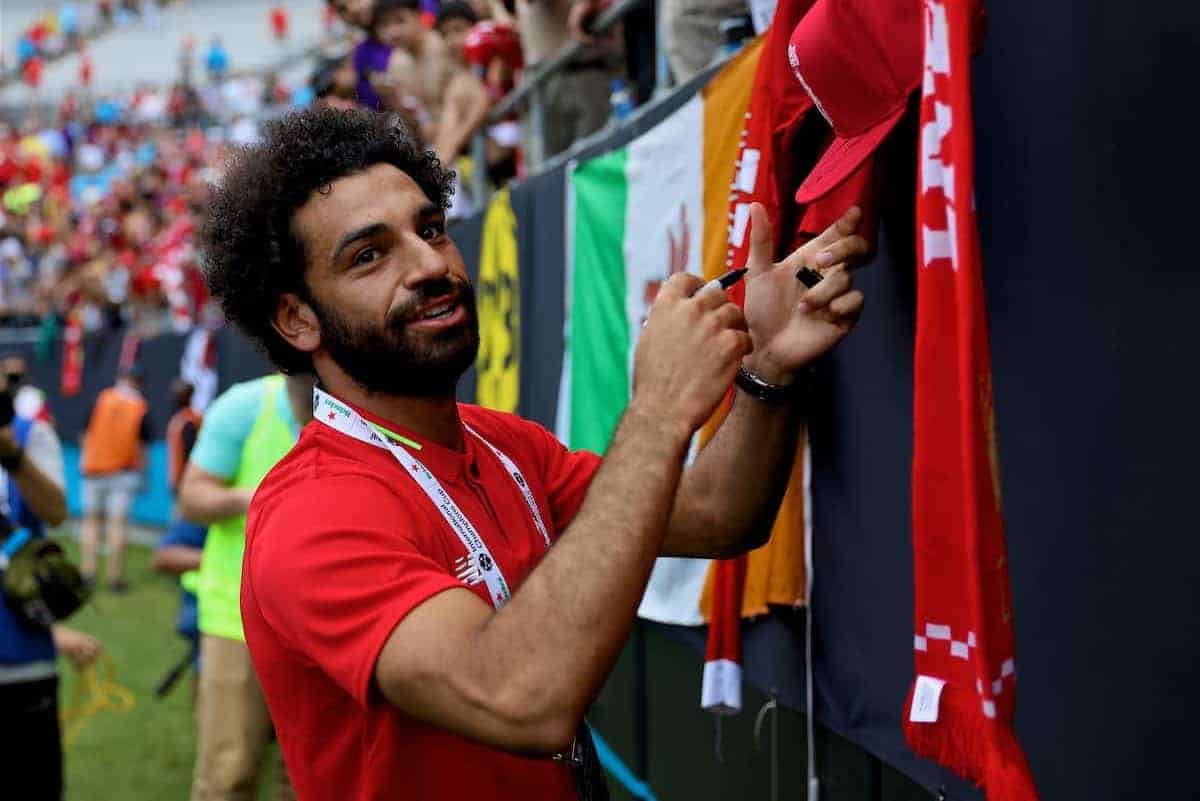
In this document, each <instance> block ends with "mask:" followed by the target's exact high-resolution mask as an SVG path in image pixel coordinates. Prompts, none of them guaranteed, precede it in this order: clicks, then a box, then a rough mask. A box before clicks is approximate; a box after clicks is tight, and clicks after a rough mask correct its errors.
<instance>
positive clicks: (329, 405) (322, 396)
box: [313, 387, 550, 609]
mask: <svg viewBox="0 0 1200 801" xmlns="http://www.w3.org/2000/svg"><path fill="white" fill-rule="evenodd" d="M313 419H314V420H316V421H317V422H318V423H321V424H322V425H326V426H329V427H330V428H332V429H333V430H334V431H337V432H338V433H339V434H344V435H346V436H348V437H351V438H352V439H356V440H358V441H359V442H363V443H366V444H367V445H370V446H372V447H375V448H381V449H383V450H386V451H388V452H389V453H391V454H392V456H393V457H394V458H395V459H396V461H397V462H398V463H399V464H400V466H401V467H402V468H403V469H404V472H405V473H406V474H407V475H409V476H411V477H412V479H413V480H414V481H416V482H417V486H419V487H420V488H421V490H422V491H423V492H424V493H425V495H426V496H427V497H428V498H429V500H430V502H431V503H432V504H433V505H434V508H436V509H437V510H438V513H439V514H441V515H442V517H444V518H445V519H446V523H447V524H448V525H449V526H450V528H451V529H452V530H453V531H454V533H455V535H456V536H457V537H458V539H459V541H460V542H462V544H463V547H465V548H466V549H467V556H466V558H465V559H463V560H460V561H461V564H460V565H459V567H458V570H457V572H456V575H457V576H458V578H460V579H462V580H463V581H465V582H466V583H468V584H478V583H479V582H481V581H482V582H484V583H486V584H487V587H488V596H489V597H490V598H491V599H492V605H493V606H494V607H495V608H496V609H500V607H502V606H504V604H506V603H508V599H509V598H511V597H512V592H511V590H510V589H509V587H508V582H507V581H505V579H504V574H503V573H502V572H501V570H500V565H499V564H498V563H497V562H496V560H495V559H494V558H493V557H492V554H491V551H490V550H489V549H488V546H487V543H486V542H484V539H483V537H481V536H480V535H479V532H478V531H477V530H476V528H475V526H474V524H473V523H471V521H470V519H469V518H468V517H467V516H466V515H465V514H463V511H462V509H460V508H459V506H458V504H457V503H455V502H454V499H453V498H452V497H450V493H448V492H447V491H446V488H445V487H443V486H442V483H441V482H440V481H438V480H437V477H436V476H434V474H433V473H432V472H431V471H430V470H429V468H427V467H426V466H425V465H424V464H423V463H422V462H421V460H420V459H418V458H417V457H416V456H414V455H413V454H412V453H411V452H410V451H409V450H408V448H406V447H405V445H404V444H402V443H406V444H408V445H409V446H410V447H415V448H418V449H419V448H420V447H421V446H420V445H419V444H418V443H415V442H413V441H412V440H409V439H407V438H404V437H400V436H399V435H394V434H392V432H388V431H386V430H384V432H382V433H381V431H380V430H379V427H377V426H375V425H373V424H371V423H370V422H369V421H368V420H367V419H366V418H364V417H363V416H362V415H361V414H359V413H358V412H356V411H354V409H352V408H350V406H349V405H348V404H345V403H342V402H341V401H339V400H337V399H336V398H334V397H333V396H332V395H330V394H329V393H328V392H325V391H324V390H322V389H321V388H320V387H315V388H314V389H313ZM464 428H466V430H467V432H468V433H469V434H471V435H472V436H474V437H477V438H478V439H479V441H480V442H482V443H483V444H484V445H486V446H487V447H488V449H489V450H490V451H491V452H492V453H494V454H495V455H496V458H497V459H499V460H500V463H501V464H503V465H504V469H505V471H506V472H507V473H508V474H509V476H510V477H511V478H512V480H513V483H514V484H516V485H517V489H518V490H520V492H521V497H522V498H524V499H525V504H526V506H528V507H529V513H530V515H531V516H532V517H533V523H534V526H536V527H537V530H538V533H540V534H541V535H542V539H543V540H544V541H545V543H546V547H547V548H549V547H550V531H549V529H547V528H546V523H545V521H544V520H542V513H541V511H540V510H539V509H538V505H537V501H536V500H535V499H534V497H533V491H532V490H531V489H530V488H529V482H528V481H526V480H525V477H524V476H523V475H521V471H520V469H519V468H518V467H517V465H516V463H515V462H513V460H512V459H510V458H509V457H508V455H507V454H505V453H504V452H502V451H501V450H500V449H499V448H497V447H496V446H495V445H493V444H492V443H490V442H488V441H487V440H486V439H484V437H483V436H482V435H481V434H480V433H479V432H478V431H475V430H474V429H473V428H471V427H470V426H464ZM389 435H391V436H389ZM392 436H395V437H396V439H392Z"/></svg>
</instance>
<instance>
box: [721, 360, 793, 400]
mask: <svg viewBox="0 0 1200 801" xmlns="http://www.w3.org/2000/svg"><path fill="white" fill-rule="evenodd" d="M810 376H811V372H810V371H808V370H805V371H803V372H801V373H800V374H799V375H797V376H796V381H795V382H794V383H792V384H788V385H786V386H784V385H782V384H772V383H771V382H770V381H764V380H763V379H761V378H759V377H758V376H756V375H755V374H754V373H752V372H750V371H749V370H747V369H746V368H745V367H739V368H738V371H737V378H735V379H734V381H733V383H734V384H736V385H737V388H738V389H740V390H741V391H742V392H745V393H746V394H747V395H749V396H751V397H752V398H757V399H758V400H760V401H765V402H766V403H775V404H779V405H781V406H782V405H793V404H796V403H799V402H800V401H802V400H804V398H805V396H807V395H808V385H809V378H810Z"/></svg>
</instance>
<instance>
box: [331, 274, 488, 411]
mask: <svg viewBox="0 0 1200 801" xmlns="http://www.w3.org/2000/svg"><path fill="white" fill-rule="evenodd" d="M447 296H449V297H451V298H452V300H453V301H454V302H457V303H459V304H461V305H462V307H463V309H464V311H466V316H467V320H466V322H465V323H464V324H463V325H460V326H456V327H455V328H450V329H444V330H441V331H436V332H431V333H425V334H420V333H418V334H414V333H413V332H412V331H410V330H409V328H408V324H409V323H411V322H414V321H415V320H416V316H415V313H416V311H417V310H418V309H419V308H420V307H421V306H423V305H425V304H427V303H429V302H430V301H431V300H436V299H438V298H443V297H447ZM309 305H311V306H312V308H313V311H314V312H315V313H316V315H317V320H318V322H320V324H321V344H322V345H323V346H324V347H325V349H326V350H327V351H328V352H329V355H330V356H331V357H332V358H333V360H334V362H336V363H337V365H338V367H340V368H342V370H343V371H345V373H346V375H348V376H350V378H352V379H353V380H354V381H355V382H356V383H357V384H358V385H359V386H361V387H362V388H363V389H365V390H367V392H370V393H371V394H378V395H398V396H403V397H423V398H430V397H439V396H445V395H453V394H454V389H455V387H456V385H457V384H458V379H459V378H460V377H461V376H462V374H463V373H464V372H466V370H467V368H469V367H470V366H471V365H472V364H474V363H475V356H476V355H477V354H478V352H479V320H478V318H477V317H476V315H475V291H474V290H473V289H472V287H471V285H470V284H469V283H467V282H466V281H462V280H459V279H453V278H445V279H442V280H438V281H430V282H427V283H425V284H422V285H421V287H420V289H419V290H418V292H417V294H416V296H415V297H413V298H412V300H410V301H409V302H407V303H405V304H404V305H403V306H401V307H399V308H397V309H394V310H393V311H392V312H391V313H390V314H389V315H388V318H387V322H386V323H385V324H384V326H383V327H382V328H376V327H371V326H365V325H361V324H358V323H355V322H351V321H350V320H348V319H346V318H345V317H344V316H342V315H341V314H340V313H339V312H337V311H336V310H334V309H332V308H329V307H325V306H322V305H320V304H319V303H317V302H316V301H315V300H313V299H311V298H310V299H309Z"/></svg>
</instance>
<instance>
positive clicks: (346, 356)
mask: <svg viewBox="0 0 1200 801" xmlns="http://www.w3.org/2000/svg"><path fill="white" fill-rule="evenodd" d="M449 191H450V178H449V175H448V174H447V173H446V172H444V171H443V170H442V168H441V167H440V165H439V164H438V162H437V161H436V159H434V158H433V157H432V156H431V154H429V153H427V152H423V151H422V150H421V149H420V148H419V147H418V146H417V145H416V144H415V142H414V140H413V139H412V137H411V136H410V135H409V134H408V133H407V132H406V131H405V130H404V129H402V128H399V127H397V126H396V125H395V123H394V122H393V121H392V120H390V119H389V118H388V117H387V116H385V115H378V114H372V113H370V112H365V111H340V110H333V109H320V108H317V109H310V110H307V111H304V112H299V113H296V114H293V115H289V116H287V117H284V118H282V119H280V120H277V121H275V122H273V123H270V124H269V125H268V126H267V128H266V130H265V137H264V139H263V141H262V142H261V143H260V144H258V145H256V146H254V147H253V148H251V149H249V150H246V151H243V152H241V153H239V154H238V156H237V157H236V158H235V160H234V161H233V162H231V164H230V166H229V171H228V172H227V174H226V176H225V178H224V181H223V183H222V184H221V186H220V187H219V188H218V189H217V191H216V194H215V197H214V202H213V204H212V209H211V215H210V219H209V223H208V224H207V225H206V227H205V232H204V234H203V237H202V239H203V245H204V250H205V253H206V255H207V258H208V269H209V272H208V278H209V281H210V284H211V288H212V290H213V293H214V295H215V296H217V297H218V298H220V299H221V301H222V303H223V305H224V308H225V312H226V315H227V316H228V318H229V319H230V320H232V321H234V322H235V323H237V324H238V325H240V326H241V327H242V329H243V330H244V331H245V332H246V333H247V334H248V335H249V336H251V337H252V338H253V339H255V340H256V341H258V342H259V343H260V344H261V345H262V346H263V347H264V348H265V350H266V352H267V353H268V355H269V356H270V357H271V358H272V359H273V360H274V361H275V363H276V364H277V365H278V366H279V367H280V368H281V369H282V370H284V371H285V372H289V373H297V372H310V371H314V372H315V373H316V374H317V376H319V378H320V382H321V386H322V387H323V388H324V391H318V392H317V393H316V396H315V398H314V401H315V403H316V406H315V410H316V411H315V413H314V422H313V423H312V424H310V425H309V426H307V427H306V428H305V430H304V431H303V433H302V434H301V436H300V440H299V442H298V443H297V445H296V447H295V448H294V449H293V450H292V451H291V452H290V453H289V454H288V455H287V456H286V457H284V459H283V460H282V461H281V462H280V463H279V464H278V465H277V466H276V467H275V469H274V470H272V471H271V473H269V474H268V476H267V478H266V479H265V480H264V481H263V482H262V484H261V485H260V486H259V489H258V491H257V493H256V495H255V497H254V500H253V502H252V504H251V507H250V513H249V518H248V527H247V537H246V551H245V561H244V569H243V578H242V595H241V606H242V618H243V623H244V626H245V633H246V641H247V644H248V646H249V648H250V653H251V657H252V659H253V661H254V665H255V670H256V671H257V673H258V675H259V678H260V679H261V682H262V687H263V690H264V694H265V696H266V699H267V704H268V706H269V707H270V710H271V716H272V719H273V720H274V721H275V724H276V731H277V734H278V737H279V742H280V745H281V746H282V748H283V753H284V758H285V762H286V764H287V766H288V771H289V773H290V775H291V778H292V781H293V785H294V787H295V789H296V793H297V797H298V798H299V799H300V801H320V800H322V799H328V801H333V800H334V799H337V800H338V801H367V799H399V798H429V799H434V798H438V799H442V798H489V799H534V798H536V799H542V800H546V799H573V798H577V797H579V796H580V795H581V794H583V793H586V792H587V788H582V789H581V788H577V787H576V786H575V780H576V778H578V777H582V776H584V775H585V773H586V772H585V771H584V770H579V771H575V772H573V770H572V767H571V762H572V760H573V759H575V760H577V761H579V762H582V763H584V765H585V766H586V765H591V766H592V767H595V763H594V759H589V756H588V755H589V753H590V752H589V750H588V748H587V744H588V743H589V742H590V740H589V739H588V737H587V736H586V734H585V732H586V727H582V728H581V725H580V724H581V720H582V718H583V715H584V712H585V711H586V710H587V707H588V705H589V704H590V703H591V700H592V698H593V697H594V696H595V694H596V693H597V692H598V691H599V689H600V686H601V684H602V683H603V681H604V679H605V677H606V676H607V674H608V672H609V670H610V669H611V668H612V665H613V662H614V661H615V660H616V658H617V655H618V653H619V652H620V650H621V647H622V645H623V643H624V641H625V638H626V636H627V635H628V633H629V630H630V627H631V626H632V624H633V621H634V616H635V613H636V609H637V605H638V602H639V599H640V598H641V595H642V592H643V590H644V589H645V585H646V581H647V579H648V577H649V575H650V569H651V566H652V565H653V563H654V559H655V557H656V556H658V555H659V554H673V555H682V556H704V557H712V556H726V555H729V554H733V553H738V552H741V551H744V550H746V549H747V548H750V547H753V546H755V545H758V544H760V543H761V541H762V537H763V534H764V532H766V531H768V530H769V528H770V525H769V524H770V521H771V520H772V519H773V517H774V514H775V510H776V509H777V506H778V503H779V500H780V497H781V495H782V493H783V490H784V486H785V484H786V481H787V476H788V474H789V472H790V470H791V459H792V455H793V454H794V452H795V443H796V436H797V431H798V426H799V424H800V420H799V416H798V414H797V412H796V408H797V407H796V404H795V403H779V402H773V401H778V400H781V399H785V398H789V397H790V396H791V395H792V394H793V393H794V391H795V390H794V388H789V387H790V385H792V384H793V383H794V382H795V381H796V380H797V378H798V376H799V374H800V372H801V370H802V369H803V368H804V367H805V366H806V365H807V364H808V363H809V362H811V361H812V360H813V359H814V358H816V357H817V356H819V355H820V354H822V353H824V352H825V351H827V350H829V349H830V348H831V347H833V346H834V345H835V344H836V343H837V342H838V341H840V340H841V339H842V337H843V336H845V334H846V333H847V332H848V331H849V330H850V328H851V327H852V326H853V324H854V321H855V319H856V318H857V316H858V313H859V311H860V310H861V307H862V295H861V293H859V292H857V291H853V290H851V289H850V277H849V273H848V271H847V267H846V265H845V262H846V261H847V260H852V259H855V258H857V257H858V256H859V255H861V254H862V253H863V251H864V250H865V248H866V245H865V243H864V242H863V241H862V240H861V239H860V238H858V237H855V236H853V235H852V231H853V228H854V225H855V222H856V215H857V212H851V213H849V214H848V215H847V216H846V217H845V218H843V219H842V220H840V221H839V222H838V224H837V226H836V227H834V228H831V229H830V230H829V231H828V232H826V234H824V235H823V236H822V237H820V238H819V239H818V240H816V243H815V244H810V245H808V246H806V247H805V248H804V249H801V250H800V251H798V252H797V253H795V254H793V255H792V256H791V257H789V258H788V259H787V260H785V261H784V262H783V263H781V264H779V265H772V264H771V263H770V258H769V250H770V234H769V231H768V230H767V228H768V226H767V224H766V217H765V214H764V212H763V210H762V208H761V207H759V208H757V209H755V210H754V223H755V226H754V233H753V236H754V237H755V247H754V249H753V251H752V254H751V256H750V267H751V278H750V280H749V281H748V282H747V286H746V294H747V301H746V313H745V315H743V313H742V311H741V310H740V309H738V307H737V306H735V305H734V304H732V303H730V302H728V300H727V298H726V296H725V294H724V293H723V292H720V291H717V290H714V289H712V288H702V282H701V281H700V280H699V279H697V278H696V277H694V276H691V275H687V274H680V275H676V276H673V277H672V278H671V280H670V281H668V282H667V283H666V284H665V285H664V288H663V290H662V291H661V292H660V293H659V295H658V299H657V301H656V302H655V305H654V308H653V311H652V313H651V314H650V315H649V318H648V322H647V324H646V326H645V328H644V329H643V331H642V334H641V337H640V340H639V342H638V345H637V349H636V355H635V360H634V380H633V386H634V396H633V399H632V401H631V402H630V404H629V407H628V409H627V410H626V413H625V414H624V416H623V418H622V420H621V422H620V424H619V426H618V428H617V431H616V434H615V436H614V439H613V442H612V445H611V447H610V448H609V450H608V454H607V456H606V457H605V458H604V460H603V461H601V460H600V459H599V457H597V456H595V455H593V454H588V453H571V452H568V451H567V450H566V449H565V448H564V447H563V446H562V445H560V444H559V443H558V442H557V441H556V440H555V439H554V437H553V436H552V435H551V434H550V433H549V432H547V431H545V430H544V429H542V428H541V427H539V426H538V425H536V424H534V423H531V422H528V421H525V420H522V419H520V418H519V417H516V416H514V415H511V414H505V413H501V412H494V411H489V410H486V409H482V408H479V407H476V406H471V405H466V404H458V403H456V401H455V385H456V383H457V381H458V378H459V376H460V375H461V373H462V372H463V371H464V370H465V369H466V368H467V367H468V366H469V365H471V363H472V362H473V361H474V358H475V354H476V350H477V348H478V345H479V333H478V325H477V321H476V316H475V303H474V295H473V292H472V289H471V285H470V283H469V280H468V278H467V270H466V266H465V265H464V264H463V260H462V257H461V255H460V254H459V252H458V250H457V249H456V248H455V246H454V243H453V241H451V239H450V237H449V236H448V234H447V232H446V228H445V222H444V216H445V212H444V209H445V207H446V205H447V202H448V194H449ZM802 264H806V265H811V266H820V268H821V269H822V270H824V273H825V278H824V280H823V281H822V282H821V283H820V284H819V285H818V286H817V287H816V288H814V289H811V290H805V289H804V287H803V286H802V285H800V284H799V282H797V281H796V280H795V278H794V277H793V274H794V273H795V272H796V270H797V268H798V267H799V266H801V265H802ZM247 265H253V266H254V269H247ZM752 341H753V352H751V350H752V344H751V343H752ZM739 367H742V368H744V369H745V370H746V371H748V372H750V373H752V374H754V375H756V376H757V380H759V381H760V382H766V383H768V384H770V385H772V386H769V387H767V388H766V389H763V387H762V384H758V385H755V384H754V381H755V379H753V378H751V379H742V382H740V383H739V385H742V383H744V384H745V386H748V387H755V386H756V387H757V388H756V389H755V390H754V393H755V394H751V393H750V392H749V391H742V392H738V393H737V397H736V399H735V401H734V404H733V408H732V411H731V412H730V414H729V416H728V417H727V418H726V420H725V422H724V424H723V425H722V427H721V429H720V431H718V433H717V434H716V437H715V439H714V440H713V441H712V442H711V443H710V445H709V447H707V448H705V449H704V450H703V451H702V452H701V453H700V455H699V456H698V457H697V458H696V460H695V463H694V465H693V467H692V468H691V469H689V470H688V471H687V473H686V474H684V471H683V464H684V459H685V457H686V455H687V450H688V444H689V442H690V441H691V438H692V435H693V434H694V432H695V431H696V429H697V428H698V427H699V426H700V425H701V424H702V423H703V422H704V421H705V420H706V419H707V418H708V417H709V415H710V414H711V412H712V411H713V409H714V408H715V407H716V405H717V404H718V402H719V401H720V400H721V398H722V396H723V395H724V394H725V391H726V388H727V387H728V386H729V385H730V384H731V382H733V380H734V376H735V374H737V373H738V370H739ZM681 476H682V480H681ZM573 743H574V744H575V746H573V745H572V744H573ZM554 754H564V755H565V756H567V757H568V758H567V759H563V760H556V759H552V758H550V756H551V755H554ZM601 781H602V779H601ZM593 797H594V796H593Z"/></svg>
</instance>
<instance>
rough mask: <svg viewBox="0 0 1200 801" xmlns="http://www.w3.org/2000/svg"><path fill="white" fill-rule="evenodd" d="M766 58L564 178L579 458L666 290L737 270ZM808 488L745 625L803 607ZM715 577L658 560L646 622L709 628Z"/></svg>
mask: <svg viewBox="0 0 1200 801" xmlns="http://www.w3.org/2000/svg"><path fill="white" fill-rule="evenodd" d="M760 52H761V41H755V42H754V43H752V44H750V45H747V47H746V48H744V49H743V51H742V52H741V53H739V54H738V56H737V57H735V58H734V59H733V60H731V61H730V62H729V63H728V64H727V65H726V66H725V67H723V68H722V69H721V70H720V71H719V72H718V73H717V74H716V75H714V76H713V78H712V80H710V81H709V83H708V84H707V85H706V86H705V87H704V88H703V89H702V90H701V91H700V92H699V93H697V94H696V95H695V96H694V97H692V98H691V99H690V100H688V101H687V102H686V103H685V104H684V105H683V106H681V107H680V108H679V109H677V110H676V111H675V112H674V113H672V114H670V115H669V116H667V117H666V118H664V119H663V120H662V121H661V122H660V123H659V124H658V125H656V126H655V127H653V128H651V129H650V130H649V131H647V132H646V133H645V134H643V135H642V136H640V137H638V138H637V139H635V140H633V141H632V142H631V143H629V144H628V145H627V146H625V147H623V148H621V149H618V150H614V151H610V152H608V153H605V154H604V155H601V156H599V157H597V158H593V159H590V160H587V161H582V162H579V163H577V164H575V165H573V167H572V168H571V170H570V171H569V179H568V181H569V183H568V186H567V204H568V208H567V251H568V272H567V289H566V296H567V325H566V329H567V330H566V338H567V353H566V358H565V359H564V364H563V377H562V385H561V389H560V394H559V404H558V420H557V426H556V427H557V429H558V434H559V437H560V438H561V439H562V440H563V441H564V442H566V443H567V444H568V445H569V446H570V447H572V448H584V449H588V450H592V451H595V452H597V453H603V452H604V450H605V448H607V446H608V443H609V440H610V439H611V437H612V433H613V430H614V428H615V427H616V424H617V421H618V420H619V419H620V416H621V413H622V412H623V411H624V409H625V405H626V404H627V403H628V400H629V397H630V374H631V368H632V359H633V351H634V347H635V346H636V344H637V338H638V334H639V332H640V331H641V324H642V321H643V320H644V319H645V317H646V314H647V313H648V311H649V308H650V306H651V304H652V303H653V301H654V298H655V296H656V294H657V292H658V288H659V287H660V286H661V284H662V283H663V282H664V281H665V280H667V278H669V277H670V276H671V275H672V274H674V273H676V272H682V271H687V272H691V273H694V274H696V275H699V276H702V277H705V278H712V277H714V276H716V275H719V274H720V273H722V272H724V271H725V270H726V269H728V267H729V265H728V264H727V258H728V240H729V231H730V222H731V220H730V187H731V186H732V185H733V183H734V179H735V169H736V164H737V159H738V152H739V145H740V143H741V138H742V135H743V130H744V128H745V115H746V109H747V107H748V104H749V99H750V94H751V88H752V85H753V81H754V75H755V70H756V68H757V65H758V59H759V54H760ZM714 427H715V426H713V425H710V426H707V427H706V431H705V432H704V433H702V434H701V436H700V437H698V440H706V439H707V436H706V435H707V434H708V433H711V430H712V429H713V428H714ZM695 446H696V447H699V442H697V443H696V444H695ZM802 479H803V477H802V471H800V470H797V471H796V473H795V475H794V476H793V484H794V485H795V487H796V489H795V491H789V500H788V501H787V502H786V503H785V507H786V514H785V515H783V516H781V520H780V522H779V523H778V524H777V525H776V529H775V533H774V535H773V536H772V542H771V544H770V545H768V546H767V547H766V548H764V549H760V550H759V551H756V552H755V553H754V554H753V555H752V558H751V561H750V572H751V573H752V574H753V575H752V576H750V577H748V578H747V582H746V585H747V595H746V597H745V598H744V600H743V607H742V609H743V613H747V612H749V613H763V612H765V611H766V605H767V604H768V603H787V604H794V603H797V602H799V601H801V600H802V599H803V597H804V562H803V529H804V524H803V491H802V483H803V481H802ZM711 568H712V563H710V562H709V561H708V560H703V559H672V558H663V559H659V560H658V563H657V565H656V566H655V568H654V572H653V575H652V576H651V580H650V585H649V587H648V588H647V591H646V595H645V597H644V598H643V600H642V605H641V608H640V610H639V614H640V616H641V617H644V618H647V619H650V620H654V621H658V622H663V623H672V624H679V625H700V624H703V623H704V622H705V620H706V615H705V613H704V611H703V609H702V602H701V599H702V596H703V595H704V594H705V589H706V581H708V582H710V583H711V578H710V575H709V574H710V572H711ZM751 594H753V597H751Z"/></svg>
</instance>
